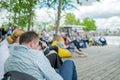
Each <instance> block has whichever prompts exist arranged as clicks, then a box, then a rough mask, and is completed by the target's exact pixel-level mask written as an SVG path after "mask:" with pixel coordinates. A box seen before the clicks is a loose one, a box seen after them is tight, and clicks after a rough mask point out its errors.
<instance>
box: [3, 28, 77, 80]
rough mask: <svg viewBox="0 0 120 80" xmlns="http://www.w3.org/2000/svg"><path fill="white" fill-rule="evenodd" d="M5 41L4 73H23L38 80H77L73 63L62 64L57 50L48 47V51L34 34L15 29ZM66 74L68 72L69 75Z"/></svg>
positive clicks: (53, 47) (68, 61)
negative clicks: (8, 54) (7, 55)
mask: <svg viewBox="0 0 120 80" xmlns="http://www.w3.org/2000/svg"><path fill="white" fill-rule="evenodd" d="M21 36H22V37H21ZM6 40H7V41H8V45H9V53H10V56H9V57H8V59H7V60H6V62H5V65H4V68H5V73H8V72H9V73H11V72H13V73H14V71H18V72H23V73H27V74H30V75H32V76H33V77H35V78H36V79H38V80H41V79H47V80H56V79H59V80H72V79H73V80H77V73H76V69H75V65H74V62H73V61H71V60H66V61H64V62H63V61H62V59H61V58H60V57H59V55H58V48H57V47H56V46H49V49H48V47H47V45H46V44H44V43H42V44H41V43H40V40H39V37H38V36H37V34H36V33H35V32H24V31H23V30H20V29H16V30H14V31H13V32H12V34H11V35H9V36H8V37H7V39H6ZM40 45H41V46H40ZM42 47H43V48H42ZM44 47H45V48H44ZM46 48H47V49H46ZM44 49H46V50H44ZM38 50H39V51H38ZM48 50H49V51H48ZM41 51H42V52H43V53H42V52H41ZM53 54H54V55H53ZM39 55H40V56H39ZM47 59H48V60H49V61H48V60H47ZM31 62H32V63H31ZM14 63H17V64H14ZM21 63H22V64H21ZM25 65H26V66H25ZM37 66H38V67H37ZM23 67H24V68H23ZM53 68H54V69H53ZM18 72H17V73H18ZM34 72H35V73H34ZM66 72H69V74H68V73H66ZM13 73H12V74H13ZM36 73H37V74H36ZM51 76H52V77H51ZM66 76H67V77H66ZM5 77H8V76H5ZM5 79H7V78H4V80H5ZM25 80H27V79H25Z"/></svg>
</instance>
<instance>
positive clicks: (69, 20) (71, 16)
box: [64, 13, 81, 25]
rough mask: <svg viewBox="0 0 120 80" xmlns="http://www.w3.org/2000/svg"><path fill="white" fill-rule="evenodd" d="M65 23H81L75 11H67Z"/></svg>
mask: <svg viewBox="0 0 120 80" xmlns="http://www.w3.org/2000/svg"><path fill="white" fill-rule="evenodd" d="M64 24H65V25H81V23H80V20H79V19H76V17H75V15H74V14H73V13H67V14H66V16H65V22H64Z"/></svg>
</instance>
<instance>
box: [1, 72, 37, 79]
mask: <svg viewBox="0 0 120 80" xmlns="http://www.w3.org/2000/svg"><path fill="white" fill-rule="evenodd" d="M2 80H37V79H36V78H34V77H33V76H31V75H29V74H26V73H22V72H18V71H10V72H7V73H5V74H4V78H3V79H2Z"/></svg>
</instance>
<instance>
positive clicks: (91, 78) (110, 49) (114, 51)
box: [70, 46, 120, 80]
mask: <svg viewBox="0 0 120 80" xmlns="http://www.w3.org/2000/svg"><path fill="white" fill-rule="evenodd" d="M83 51H84V52H86V53H87V54H88V57H85V58H81V57H79V55H77V54H74V56H73V58H70V59H72V60H73V61H74V62H75V64H76V68H77V73H78V80H120V47H118V46H103V47H100V46H92V47H89V48H87V49H84V50H83Z"/></svg>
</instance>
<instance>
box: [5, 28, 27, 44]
mask: <svg viewBox="0 0 120 80" xmlns="http://www.w3.org/2000/svg"><path fill="white" fill-rule="evenodd" d="M24 32H25V31H24V30H22V29H15V30H14V31H13V32H12V35H11V36H8V37H7V41H8V43H9V44H13V43H18V42H19V37H20V36H21V34H23V33H24Z"/></svg>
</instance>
